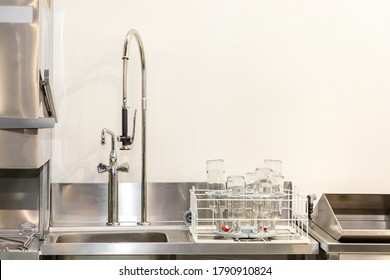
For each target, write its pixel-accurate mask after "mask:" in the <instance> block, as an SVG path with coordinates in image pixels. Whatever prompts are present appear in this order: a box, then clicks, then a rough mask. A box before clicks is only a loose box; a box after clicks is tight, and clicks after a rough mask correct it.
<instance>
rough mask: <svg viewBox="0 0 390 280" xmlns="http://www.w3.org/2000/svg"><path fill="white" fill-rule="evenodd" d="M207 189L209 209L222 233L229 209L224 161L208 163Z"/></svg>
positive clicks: (215, 160)
mask: <svg viewBox="0 0 390 280" xmlns="http://www.w3.org/2000/svg"><path fill="white" fill-rule="evenodd" d="M206 168H207V189H208V190H209V192H210V194H211V195H210V196H209V199H210V200H209V207H210V209H211V210H212V211H213V217H214V221H215V225H216V228H217V231H219V232H222V226H223V224H224V212H225V210H226V209H227V200H226V197H225V196H224V194H225V193H226V184H225V182H226V180H225V162H224V160H223V159H213V160H208V161H206Z"/></svg>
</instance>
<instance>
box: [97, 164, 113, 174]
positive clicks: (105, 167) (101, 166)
mask: <svg viewBox="0 0 390 280" xmlns="http://www.w3.org/2000/svg"><path fill="white" fill-rule="evenodd" d="M108 170H110V167H109V166H108V165H105V164H103V163H99V165H98V166H97V171H98V172H99V173H103V172H107V171H108Z"/></svg>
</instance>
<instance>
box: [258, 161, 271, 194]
mask: <svg viewBox="0 0 390 280" xmlns="http://www.w3.org/2000/svg"><path fill="white" fill-rule="evenodd" d="M256 175H257V180H258V192H259V193H271V192H272V169H271V168H266V167H263V168H257V169H256Z"/></svg>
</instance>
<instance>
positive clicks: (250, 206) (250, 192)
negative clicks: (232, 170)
mask: <svg viewBox="0 0 390 280" xmlns="http://www.w3.org/2000/svg"><path fill="white" fill-rule="evenodd" d="M257 181H258V180H257V174H256V173H255V172H248V173H246V175H245V182H246V185H245V194H246V196H247V198H246V201H245V202H246V203H245V218H246V219H249V221H250V222H249V224H250V225H251V226H255V224H256V221H255V218H256V216H257V215H256V211H257V208H258V205H257V204H256V191H257Z"/></svg>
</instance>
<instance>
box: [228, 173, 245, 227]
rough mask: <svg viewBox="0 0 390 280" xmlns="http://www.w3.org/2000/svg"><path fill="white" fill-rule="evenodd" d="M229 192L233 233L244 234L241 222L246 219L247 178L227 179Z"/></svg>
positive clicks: (235, 177) (229, 214)
mask: <svg viewBox="0 0 390 280" xmlns="http://www.w3.org/2000/svg"><path fill="white" fill-rule="evenodd" d="M226 186H227V192H228V196H229V203H228V218H229V220H231V221H232V232H233V233H235V234H239V233H241V232H242V228H241V221H242V220H243V219H244V218H245V199H244V198H243V197H242V196H243V195H244V194H245V178H244V176H229V177H228V178H227V183H226Z"/></svg>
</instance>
